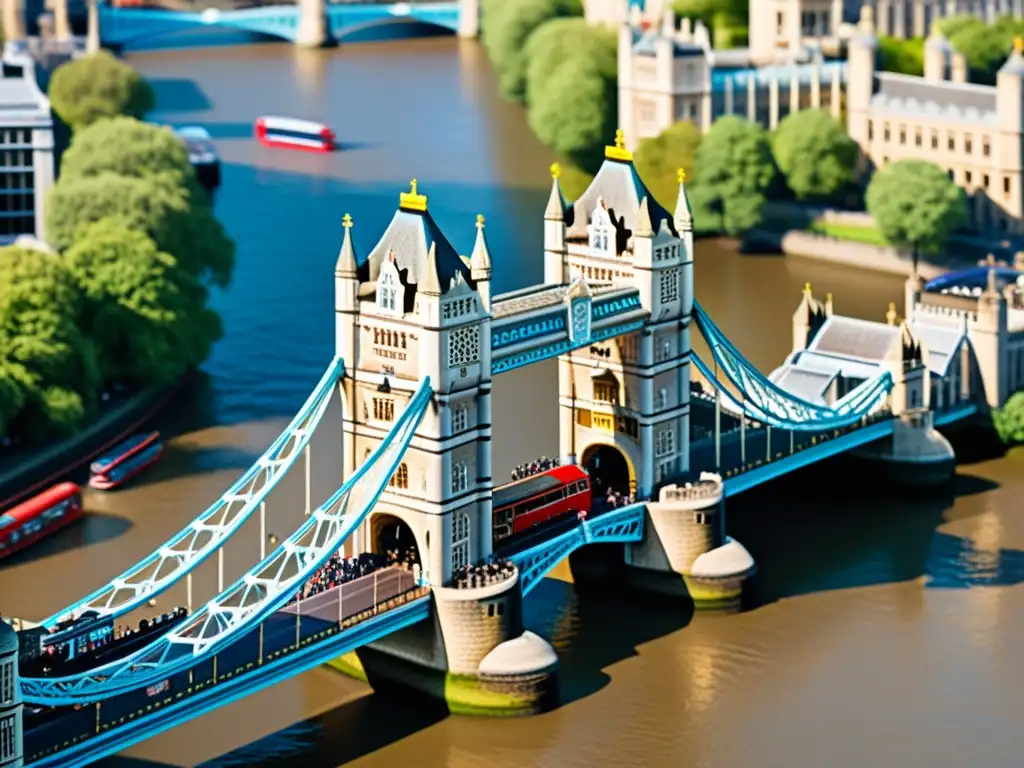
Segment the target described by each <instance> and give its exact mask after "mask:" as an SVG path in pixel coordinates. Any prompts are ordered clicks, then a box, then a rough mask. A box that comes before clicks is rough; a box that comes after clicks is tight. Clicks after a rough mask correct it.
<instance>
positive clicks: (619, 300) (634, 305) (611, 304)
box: [591, 293, 641, 321]
mask: <svg viewBox="0 0 1024 768" xmlns="http://www.w3.org/2000/svg"><path fill="white" fill-rule="evenodd" d="M640 308H641V307H640V294H639V293H632V294H630V295H628V296H616V297H614V298H611V299H594V303H593V306H592V314H591V317H592V318H593V320H595V321H597V320H601V319H602V318H605V317H609V316H613V315H621V314H623V313H624V312H631V311H632V310H634V309H640Z"/></svg>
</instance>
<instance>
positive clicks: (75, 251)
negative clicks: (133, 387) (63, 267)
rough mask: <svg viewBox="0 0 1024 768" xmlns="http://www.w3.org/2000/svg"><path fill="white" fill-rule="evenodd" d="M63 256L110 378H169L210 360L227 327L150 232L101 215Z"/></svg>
mask: <svg viewBox="0 0 1024 768" xmlns="http://www.w3.org/2000/svg"><path fill="white" fill-rule="evenodd" d="M64 258H65V260H66V261H67V264H68V267H69V269H70V271H71V273H72V275H73V276H74V278H75V280H76V281H77V283H78V285H79V287H80V288H81V290H82V294H83V295H84V297H85V305H84V308H83V311H82V328H83V330H84V331H85V332H86V333H87V334H89V335H90V337H91V338H92V339H94V340H95V341H96V343H97V345H98V347H99V352H100V364H101V370H102V373H103V376H104V378H105V379H106V380H108V381H110V380H116V381H129V382H132V383H134V384H139V385H143V386H145V385H150V384H168V383H170V382H172V381H174V380H175V379H176V378H178V377H179V376H181V375H182V374H183V373H184V372H185V371H186V370H188V369H189V368H190V367H192V366H195V365H198V364H199V363H201V362H202V361H203V360H205V359H206V357H207V356H208V355H209V353H210V346H211V345H212V343H213V342H214V341H216V340H217V339H218V338H219V337H220V335H221V328H220V320H219V318H218V317H217V315H216V314H215V313H214V312H212V311H211V310H209V309H207V308H206V290H205V288H204V287H203V286H202V285H201V284H200V283H199V282H198V281H197V280H196V279H195V277H193V276H192V275H190V274H189V273H187V272H185V271H184V270H182V269H180V268H179V267H178V264H177V261H176V260H175V258H174V257H173V256H171V255H170V254H169V253H163V252H161V251H159V250H157V247H156V243H154V242H153V241H152V239H150V238H149V236H148V235H146V234H145V233H144V232H140V231H137V230H130V229H127V228H125V227H124V225H123V224H121V223H120V222H119V221H117V220H116V219H102V220H100V221H98V222H95V223H93V224H89V225H88V226H86V227H84V228H83V229H82V230H81V231H80V234H79V237H78V239H77V240H76V241H75V243H74V245H72V246H71V247H70V248H68V250H67V252H66V253H65V254H64Z"/></svg>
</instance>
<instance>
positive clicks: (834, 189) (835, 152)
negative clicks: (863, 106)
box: [771, 109, 858, 202]
mask: <svg viewBox="0 0 1024 768" xmlns="http://www.w3.org/2000/svg"><path fill="white" fill-rule="evenodd" d="M771 143H772V153H773V154H774V156H775V162H776V163H777V164H778V166H779V170H781V171H782V173H783V174H784V175H785V177H786V183H787V184H789V188H790V189H791V190H792V191H793V194H794V195H796V198H797V200H800V201H803V202H826V201H829V200H831V199H834V198H835V197H836V195H838V194H839V193H841V192H842V191H843V190H845V189H847V188H848V187H849V185H850V184H852V183H853V181H854V179H855V177H856V164H857V153H858V149H857V144H856V143H855V142H854V141H853V139H851V138H850V137H849V136H848V135H847V133H846V129H845V128H844V127H843V126H842V124H840V123H839V121H837V120H836V119H835V118H833V117H832V116H831V115H830V114H829V113H828V112H826V111H825V110H821V109H805V110H801V111H800V112H793V113H791V114H789V115H786V117H785V118H784V119H783V120H782V122H781V123H779V127H778V128H777V129H776V130H775V133H774V134H773V135H772V139H771Z"/></svg>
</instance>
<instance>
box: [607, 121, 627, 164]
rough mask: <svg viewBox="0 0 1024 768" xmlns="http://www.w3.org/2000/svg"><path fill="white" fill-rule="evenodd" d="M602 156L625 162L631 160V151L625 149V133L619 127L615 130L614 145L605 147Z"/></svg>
mask: <svg viewBox="0 0 1024 768" xmlns="http://www.w3.org/2000/svg"><path fill="white" fill-rule="evenodd" d="M604 156H605V157H607V158H608V159H609V160H621V161H622V162H625V163H629V162H632V161H633V153H632V152H630V151H629V150H628V149H626V134H625V133H623V132H622V129H621V128H620V129H619V130H617V131H616V132H615V146H614V147H605V148H604Z"/></svg>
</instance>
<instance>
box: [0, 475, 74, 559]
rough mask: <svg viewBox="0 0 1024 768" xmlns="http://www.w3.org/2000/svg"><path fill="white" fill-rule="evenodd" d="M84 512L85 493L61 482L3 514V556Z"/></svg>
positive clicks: (0, 539)
mask: <svg viewBox="0 0 1024 768" xmlns="http://www.w3.org/2000/svg"><path fill="white" fill-rule="evenodd" d="M81 516H82V494H81V491H80V489H79V487H78V486H77V485H75V484H74V483H61V484H60V485H55V486H53V488H50V489H48V490H45V491H43V492H42V493H40V494H39V495H38V496H33V497H32V498H31V499H29V500H28V501H23V502H22V503H21V504H19V505H18V506H16V507H12V508H11V509H9V510H7V511H6V512H4V513H3V514H2V515H0V559H3V558H5V557H7V556H8V555H12V554H14V553H15V552H18V551H20V550H22V549H24V548H25V547H27V546H29V545H30V544H32V543H33V542H36V541H38V540H39V539H41V538H43V537H44V536H48V535H49V534H51V533H53V532H54V531H56V530H58V529H59V528H63V527H64V526H65V525H67V524H68V523H70V522H71V521H72V520H75V519H77V518H79V517H81Z"/></svg>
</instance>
